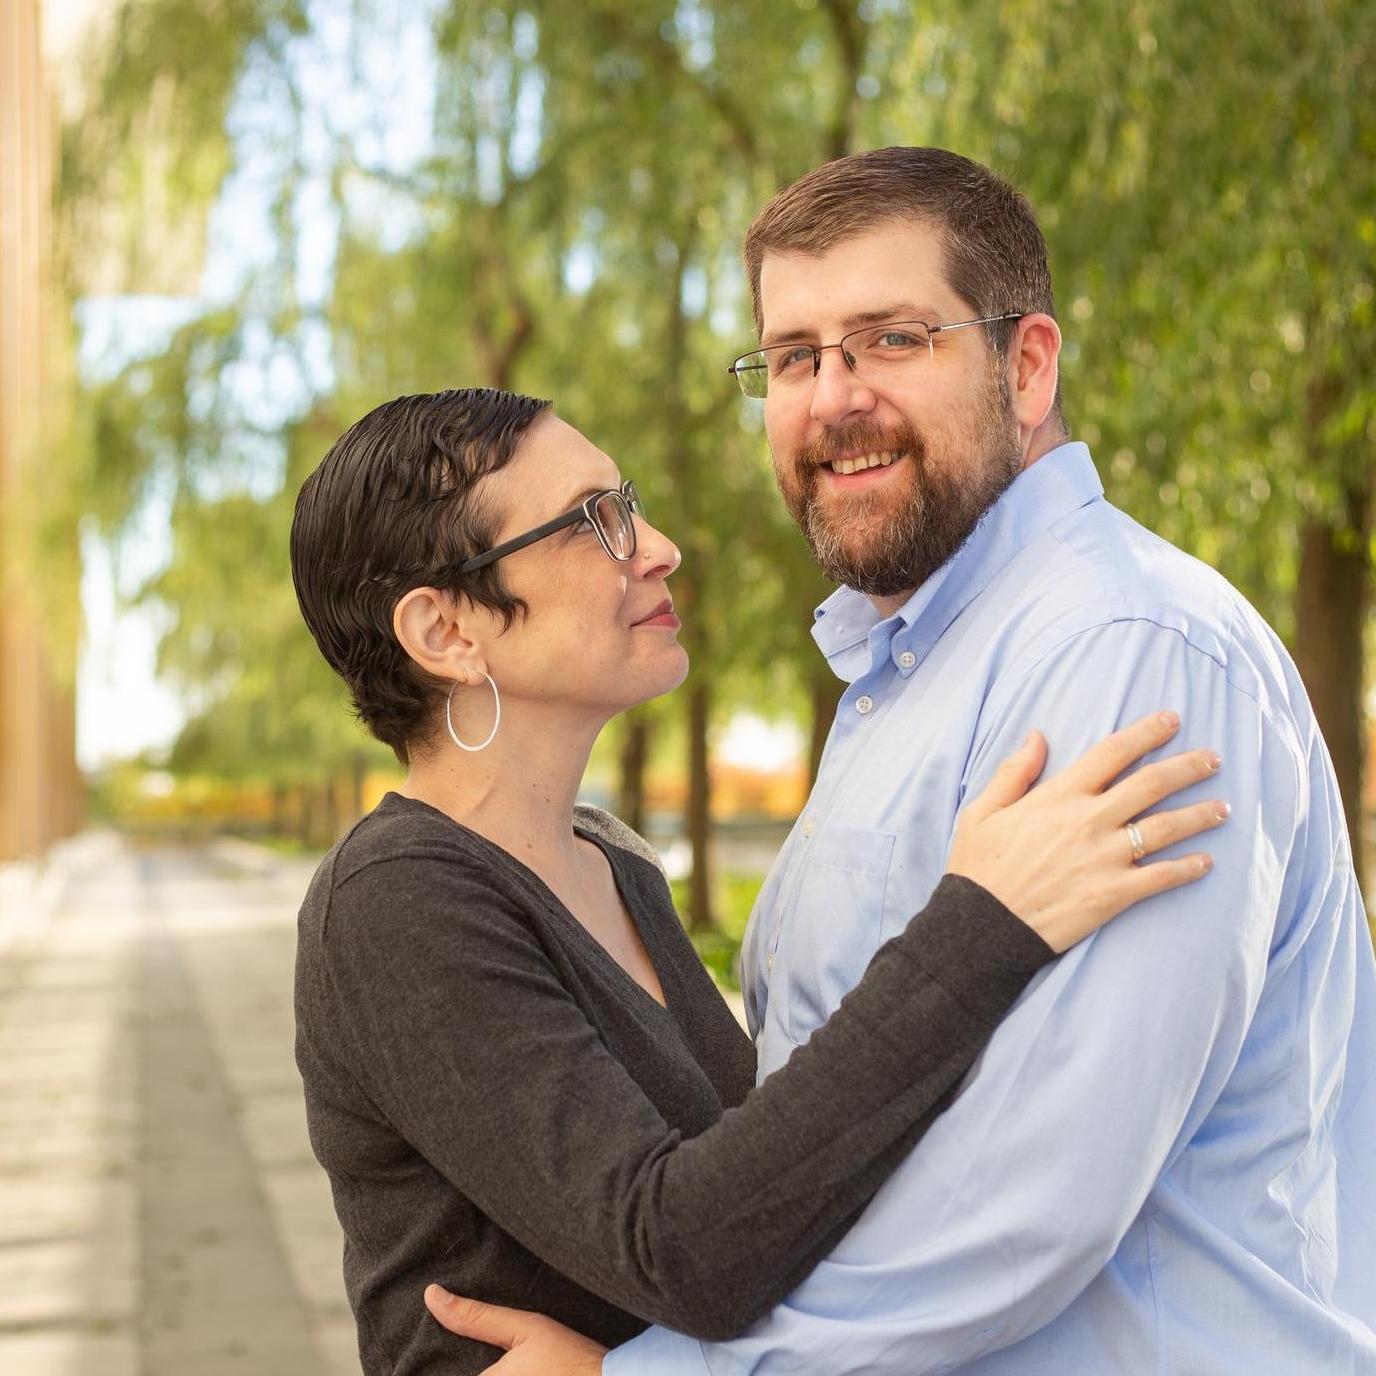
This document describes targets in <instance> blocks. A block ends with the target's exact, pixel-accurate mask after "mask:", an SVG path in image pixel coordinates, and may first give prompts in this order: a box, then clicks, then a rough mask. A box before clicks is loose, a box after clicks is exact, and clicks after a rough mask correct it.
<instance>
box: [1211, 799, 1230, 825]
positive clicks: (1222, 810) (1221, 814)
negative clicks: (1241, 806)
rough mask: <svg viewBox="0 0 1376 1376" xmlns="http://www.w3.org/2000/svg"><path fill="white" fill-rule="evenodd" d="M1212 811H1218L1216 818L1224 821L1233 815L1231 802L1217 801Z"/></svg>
mask: <svg viewBox="0 0 1376 1376" xmlns="http://www.w3.org/2000/svg"><path fill="white" fill-rule="evenodd" d="M1214 811H1215V812H1217V813H1218V820H1219V821H1220V822H1226V821H1227V820H1228V818H1229V817H1231V816H1232V815H1233V805H1232V804H1231V803H1218V804H1217V805H1216V806H1215V808H1214Z"/></svg>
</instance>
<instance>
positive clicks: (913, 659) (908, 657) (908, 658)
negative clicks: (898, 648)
mask: <svg viewBox="0 0 1376 1376" xmlns="http://www.w3.org/2000/svg"><path fill="white" fill-rule="evenodd" d="M916 663H917V656H916V655H915V654H913V652H912V651H911V650H904V651H903V653H902V654H901V655H899V656H898V667H899V668H900V669H911V668H912V667H913V665H914V664H916Z"/></svg>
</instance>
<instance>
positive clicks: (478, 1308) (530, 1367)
mask: <svg viewBox="0 0 1376 1376" xmlns="http://www.w3.org/2000/svg"><path fill="white" fill-rule="evenodd" d="M425 1307H426V1308H427V1309H428V1310H429V1311H430V1312H431V1314H433V1315H434V1316H435V1318H436V1319H437V1320H438V1321H439V1322H440V1324H442V1325H443V1326H444V1327H445V1328H447V1329H448V1330H449V1331H450V1332H451V1333H458V1334H459V1335H460V1336H462V1337H465V1338H476V1339H477V1340H478V1341H479V1342H482V1343H491V1344H492V1345H493V1346H494V1347H504V1348H506V1349H507V1353H506V1356H505V1357H503V1358H502V1359H501V1360H500V1361H499V1362H497V1363H496V1364H495V1365H494V1366H490V1367H488V1368H487V1371H486V1372H485V1373H484V1376H602V1358H603V1356H604V1355H605V1354H606V1351H607V1349H606V1348H605V1347H603V1346H602V1345H601V1343H595V1342H593V1340H592V1339H591V1338H585V1337H584V1336H583V1335H582V1334H581V1333H575V1332H574V1331H573V1329H571V1328H565V1327H564V1325H563V1324H561V1323H556V1322H555V1321H554V1320H553V1319H547V1318H546V1317H545V1316H544V1315H543V1314H531V1313H529V1312H528V1311H526V1310H524V1309H503V1308H502V1306H501V1305H498V1304H484V1303H483V1302H482V1301H481V1300H470V1299H465V1298H463V1296H461V1295H451V1294H450V1293H449V1291H448V1290H446V1289H445V1288H444V1287H443V1286H441V1285H427V1286H426V1287H425Z"/></svg>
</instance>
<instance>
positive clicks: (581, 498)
mask: <svg viewBox="0 0 1376 1376" xmlns="http://www.w3.org/2000/svg"><path fill="white" fill-rule="evenodd" d="M607 491H610V489H609V488H605V487H601V486H599V485H597V484H594V485H593V486H592V487H583V488H580V489H579V490H578V491H577V492H575V493H574V494H573V495H572V496H571V497H569V498H568V500H567V501H565V503H564V504H563V506H561V507H560V508H559V510H558V511H557V512H556V513H555V514H556V515H559V516H562V515H564V514H565V513H567V512H570V511H572V510H573V509H574V507H576V506H581V505H582V504H583V503H584V502H586V501H587V500H588V498H589V497H591V496H592V495H593V493H595V492H607Z"/></svg>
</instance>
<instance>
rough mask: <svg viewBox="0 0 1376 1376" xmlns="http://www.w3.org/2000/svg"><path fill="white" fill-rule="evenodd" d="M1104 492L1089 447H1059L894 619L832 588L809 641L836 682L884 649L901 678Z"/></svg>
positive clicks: (860, 596)
mask: <svg viewBox="0 0 1376 1376" xmlns="http://www.w3.org/2000/svg"><path fill="white" fill-rule="evenodd" d="M1103 495H1104V487H1103V484H1102V483H1101V482H1100V481H1099V475H1098V473H1097V472H1096V471H1095V468H1094V460H1093V459H1092V458H1091V457H1090V453H1089V447H1088V446H1087V445H1085V444H1081V443H1079V442H1071V443H1067V444H1062V445H1058V446H1057V447H1056V448H1055V449H1052V450H1050V451H1049V452H1048V453H1046V454H1043V455H1042V457H1041V458H1040V459H1038V460H1037V461H1036V463H1034V464H1032V465H1031V467H1029V468H1026V469H1024V470H1023V471H1022V472H1021V473H1020V474H1018V476H1017V478H1015V479H1014V481H1013V482H1012V483H1011V484H1010V485H1009V487H1008V490H1007V491H1006V492H1004V493H1003V495H1002V496H1000V497H999V499H998V501H996V502H995V503H994V505H993V506H991V507H990V508H989V510H988V511H986V512H985V514H984V516H983V518H982V519H981V520H980V523H979V524H978V525H977V526H976V527H975V529H974V531H973V533H972V534H971V536H970V538H969V539H968V540H967V541H966V542H965V543H964V544H963V545H962V546H961V547H960V549H959V550H958V551H957V552H956V553H955V554H954V555H953V556H952V557H951V558H950V559H948V560H947V561H946V563H944V564H943V565H942V566H941V567H940V568H939V569H938V570H937V571H936V572H935V573H934V574H933V575H932V576H931V577H930V578H929V579H928V580H927V581H926V582H925V583H924V584H923V585H922V586H921V587H920V588H918V589H917V591H916V592H914V593H913V595H912V596H911V597H910V598H909V599H908V600H907V601H906V602H905V603H904V604H903V605H902V606H901V607H900V608H899V609H898V610H897V611H896V612H895V613H894V614H893V615H892V616H890V617H885V618H882V619H881V618H880V615H879V612H878V610H877V609H876V608H875V605H874V603H873V602H871V601H870V599H869V598H868V597H867V596H866V595H865V594H864V593H861V592H857V591H856V590H855V589H854V588H845V587H843V588H837V590H836V591H835V592H834V593H832V594H831V596H830V597H828V598H827V599H826V601H825V602H823V603H822V604H821V606H819V607H818V608H817V610H816V612H815V613H814V616H815V620H814V622H813V626H812V638H813V639H814V640H815V641H816V642H817V645H818V647H819V648H820V649H821V651H822V653H823V654H824V655H825V656H826V657H827V661H828V663H829V664H830V665H831V667H832V668H833V669H834V670H835V671H836V673H837V674H838V676H839V677H841V678H844V679H848V680H852V681H853V680H854V679H856V678H858V677H859V676H860V674H862V673H864V672H865V671H866V670H867V669H869V668H871V667H872V662H873V660H874V659H875V658H876V656H877V653H878V652H881V651H882V652H884V653H887V654H890V655H892V657H893V659H894V661H895V664H897V665H898V672H899V673H900V674H902V675H903V676H904V677H905V678H906V677H907V676H908V674H911V673H912V672H913V670H914V669H916V667H917V666H918V665H919V664H920V663H921V662H922V660H923V659H924V658H925V657H926V655H927V654H928V652H929V651H930V650H931V648H932V647H933V646H934V645H935V644H936V643H937V641H938V640H940V639H941V637H942V635H943V634H944V633H945V631H946V629H947V627H948V626H950V624H951V623H952V622H953V621H954V620H955V619H956V617H957V616H959V615H960V613H961V612H962V611H963V610H964V609H965V608H966V607H967V606H968V605H969V604H970V603H971V602H972V601H973V600H974V599H975V598H976V597H978V596H979V595H980V593H982V592H983V591H984V589H985V588H986V587H988V586H989V583H990V582H991V581H992V580H993V578H994V576H995V575H996V574H997V573H998V572H999V571H1000V570H1001V569H1003V568H1005V567H1006V566H1007V565H1008V564H1009V563H1010V562H1012V560H1013V559H1014V558H1015V557H1016V556H1017V555H1018V554H1019V553H1020V552H1021V551H1022V550H1023V549H1025V548H1026V547H1027V546H1028V545H1029V544H1031V543H1032V541H1033V540H1035V539H1036V538H1037V536H1039V535H1040V534H1042V532H1043V531H1046V530H1048V529H1050V527H1051V526H1053V525H1055V524H1056V523H1057V522H1058V521H1060V520H1061V519H1062V518H1063V517H1065V516H1068V515H1070V513H1071V512H1073V511H1078V510H1079V509H1080V507H1082V506H1085V505H1087V504H1088V503H1090V502H1092V501H1096V500H1098V499H1099V498H1101V497H1102V496H1103ZM866 645H867V646H868V647H869V648H870V650H871V653H870V654H869V655H867V656H866V655H863V654H862V651H861V647H862V646H866ZM866 661H868V662H866Z"/></svg>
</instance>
